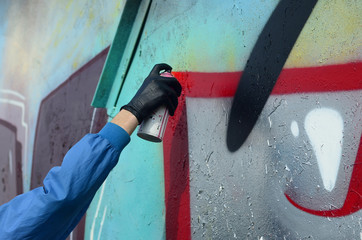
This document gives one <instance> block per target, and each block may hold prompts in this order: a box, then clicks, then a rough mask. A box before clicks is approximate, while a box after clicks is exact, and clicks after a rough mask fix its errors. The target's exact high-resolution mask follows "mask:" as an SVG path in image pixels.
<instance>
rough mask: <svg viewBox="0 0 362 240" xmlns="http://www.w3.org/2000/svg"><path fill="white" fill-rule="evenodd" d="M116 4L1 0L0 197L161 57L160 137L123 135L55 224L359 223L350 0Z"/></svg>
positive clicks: (137, 233) (269, 234)
mask: <svg viewBox="0 0 362 240" xmlns="http://www.w3.org/2000/svg"><path fill="white" fill-rule="evenodd" d="M127 4H128V5H127ZM129 5H130V1H93V0H83V1H71V0H69V1H52V2H49V1H31V2H26V3H25V2H24V1H3V2H2V3H0V20H1V21H0V141H1V147H0V151H1V154H0V168H1V169H0V171H1V182H0V190H1V195H0V203H4V202H7V201H8V200H10V199H11V198H13V197H14V196H16V195H17V194H21V193H22V192H26V191H29V190H31V189H32V188H35V187H38V186H41V185H42V179H43V178H44V177H45V175H46V173H47V172H48V171H49V169H50V168H51V167H53V166H56V165H59V164H60V163H61V161H62V157H63V156H64V154H65V153H66V152H67V151H68V149H69V148H70V147H71V146H72V145H74V144H75V143H76V142H77V141H78V140H79V139H80V138H81V137H82V136H83V135H84V134H86V133H89V132H97V131H98V130H99V129H100V128H101V127H102V126H103V125H104V124H105V122H106V121H107V117H112V116H114V114H115V112H116V111H117V109H119V107H120V106H122V105H123V104H125V103H127V102H128V101H129V99H130V98H131V97H132V96H133V95H134V94H135V92H136V91H137V89H138V88H139V86H140V85H141V83H142V81H143V79H144V78H145V77H146V76H147V75H148V73H149V71H150V69H151V68H152V66H153V65H154V64H155V63H160V62H167V63H169V64H170V65H172V66H173V68H174V69H173V71H174V74H175V76H176V77H177V78H178V79H179V80H180V82H181V84H182V86H183V93H182V96H181V99H180V102H179V107H178V109H177V112H176V114H175V116H174V117H171V118H170V120H169V123H168V125H167V130H166V133H165V139H164V141H163V143H161V144H155V143H149V142H146V141H144V140H142V139H140V138H138V137H137V136H136V135H135V134H134V135H133V136H132V138H131V139H132V140H131V143H130V144H129V145H128V146H127V148H126V149H125V150H124V151H123V153H122V155H121V158H120V161H119V164H118V165H117V166H116V167H115V169H114V170H113V171H112V172H111V174H110V175H109V177H108V178H107V180H106V182H105V183H104V184H103V185H102V187H101V188H100V190H99V191H98V193H97V195H96V196H95V199H94V201H93V202H92V204H91V206H90V208H89V210H88V212H87V214H86V216H85V218H83V220H82V221H81V223H80V224H79V225H78V227H77V228H76V230H75V231H74V232H73V233H72V234H71V236H70V237H69V238H70V239H264V240H265V239H361V236H362V225H361V224H362V223H361V222H362V212H361V211H360V209H361V207H362V199H361V196H362V183H361V175H362V165H361V163H362V141H361V140H362V119H361V117H362V100H361V99H362V62H361V61H362V48H361V39H362V33H361V31H360V26H361V16H360V13H361V12H362V3H360V2H359V1H352V0H340V1H327V0H319V1H317V0H307V1H294V0H273V1H264V0H256V1H246V0H239V1H238V0H235V1H234V0H233V1H231V0H230V1H229V0H228V1H216V0H185V1H174V0H162V1H161V0H152V1H133V5H132V4H131V5H132V6H129ZM130 9H131V10H130ZM129 10H130V11H129ZM135 11H137V14H134V12H135ZM130 26H131V27H130ZM115 40H117V42H116V43H115ZM112 42H113V44H112ZM110 45H111V47H109V46H110ZM117 52H118V53H117ZM109 66H110V67H109ZM107 67H108V68H107ZM102 69H103V73H102ZM104 69H107V70H108V69H110V70H112V69H113V70H114V69H115V70H114V75H112V74H108V79H106V80H107V81H106V80H104V79H105V78H104V77H103V76H104V75H106V74H107V73H109V72H106V73H105V72H104ZM117 69H118V70H117ZM109 76H111V77H109ZM99 79H101V80H102V81H99ZM104 89H108V91H109V93H108V94H103V95H102V94H100V93H99V92H100V91H101V90H104ZM99 96H101V98H99ZM92 99H93V103H94V102H97V101H98V103H100V105H102V103H103V102H104V106H96V107H98V108H94V107H92V106H91V103H92ZM100 107H103V109H102V108H100ZM107 115H108V116H107Z"/></svg>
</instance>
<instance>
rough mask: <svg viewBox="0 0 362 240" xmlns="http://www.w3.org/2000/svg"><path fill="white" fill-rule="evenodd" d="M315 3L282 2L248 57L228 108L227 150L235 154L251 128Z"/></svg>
mask: <svg viewBox="0 0 362 240" xmlns="http://www.w3.org/2000/svg"><path fill="white" fill-rule="evenodd" d="M317 1H318V0H302V1H301V0H281V1H280V2H279V4H278V5H277V7H276V8H275V10H274V11H273V13H272V15H271V16H270V18H269V20H268V22H267V23H266V25H265V26H264V29H263V31H262V32H261V34H260V35H259V38H258V40H257V42H256V44H255V46H254V48H253V51H252V52H251V54H250V57H249V60H248V61H247V64H246V67H245V69H244V72H243V75H242V77H241V80H240V82H239V85H238V88H237V91H236V94H235V97H234V100H233V104H232V107H231V113H230V119H229V125H228V129H227V141H226V142H227V147H228V149H229V151H231V152H235V151H236V150H238V149H239V148H240V147H241V145H242V144H243V143H244V142H245V140H246V139H247V137H248V136H249V134H250V132H251V130H252V129H253V127H254V125H255V123H256V121H257V120H258V117H259V115H260V114H261V112H262V110H263V108H264V105H265V103H266V101H267V100H268V98H269V95H270V94H271V92H272V90H273V87H274V85H275V83H276V81H277V79H278V77H279V74H280V72H281V71H282V69H283V66H284V64H285V62H286V60H287V58H288V56H289V53H290V52H291V50H292V48H293V46H294V44H295V42H296V40H297V38H298V36H299V34H300V32H301V31H302V29H303V27H304V24H305V23H306V21H307V20H308V18H309V16H310V14H311V12H312V10H313V8H314V6H315V4H316V3H317Z"/></svg>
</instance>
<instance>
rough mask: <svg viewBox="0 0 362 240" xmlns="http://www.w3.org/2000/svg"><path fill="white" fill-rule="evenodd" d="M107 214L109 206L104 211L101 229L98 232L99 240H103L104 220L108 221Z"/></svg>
mask: <svg viewBox="0 0 362 240" xmlns="http://www.w3.org/2000/svg"><path fill="white" fill-rule="evenodd" d="M106 213H107V206H106V207H105V208H104V211H103V216H102V221H101V225H100V229H99V231H98V240H100V239H101V234H102V230H103V224H104V220H105V219H106Z"/></svg>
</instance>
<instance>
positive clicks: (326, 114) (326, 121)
mask: <svg viewBox="0 0 362 240" xmlns="http://www.w3.org/2000/svg"><path fill="white" fill-rule="evenodd" d="M304 127H305V130H306V133H307V135H308V137H309V140H310V143H311V145H312V147H313V150H314V152H315V155H316V158H317V162H318V166H319V171H320V174H321V177H322V180H323V185H324V188H325V189H326V190H328V191H332V190H333V188H334V187H335V184H336V180H337V175H338V169H339V165H340V161H341V156H342V145H343V119H342V117H341V115H340V114H339V112H337V111H335V110H333V109H330V108H317V109H314V110H312V111H310V112H309V113H308V114H307V116H306V118H305V123H304Z"/></svg>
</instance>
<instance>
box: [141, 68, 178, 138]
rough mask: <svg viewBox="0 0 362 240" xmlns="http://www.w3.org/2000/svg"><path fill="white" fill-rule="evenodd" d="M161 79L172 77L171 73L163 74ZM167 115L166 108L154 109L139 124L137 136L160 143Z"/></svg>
mask: <svg viewBox="0 0 362 240" xmlns="http://www.w3.org/2000/svg"><path fill="white" fill-rule="evenodd" d="M160 75H161V76H163V77H173V75H172V74H171V72H167V71H166V72H163V73H161V74H160ZM168 117H169V113H168V109H167V108H166V106H161V107H159V108H158V109H156V110H155V111H154V112H153V113H152V114H151V115H150V116H149V117H147V118H146V119H145V120H143V122H142V123H141V125H140V127H139V129H138V132H137V136H139V137H140V138H142V139H145V140H147V141H151V142H162V139H163V135H164V134H165V130H166V125H167V121H168Z"/></svg>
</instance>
